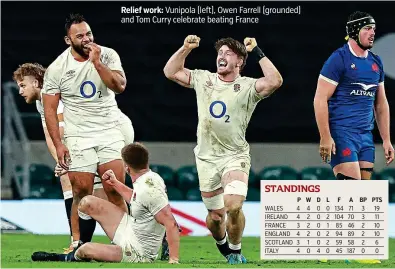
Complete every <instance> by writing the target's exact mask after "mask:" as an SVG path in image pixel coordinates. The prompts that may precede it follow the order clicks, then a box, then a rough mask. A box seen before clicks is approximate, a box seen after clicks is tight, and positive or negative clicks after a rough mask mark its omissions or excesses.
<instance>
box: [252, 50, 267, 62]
mask: <svg viewBox="0 0 395 269" xmlns="http://www.w3.org/2000/svg"><path fill="white" fill-rule="evenodd" d="M250 54H251V56H252V57H253V58H254V59H255V61H256V62H257V63H259V61H260V60H261V59H262V58H264V57H266V55H265V54H264V53H263V52H262V50H261V49H260V48H259V47H258V46H255V48H253V49H252V51H251V52H250Z"/></svg>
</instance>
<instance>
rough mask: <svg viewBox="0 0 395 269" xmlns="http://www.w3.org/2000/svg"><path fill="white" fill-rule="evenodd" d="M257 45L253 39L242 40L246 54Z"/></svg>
mask: <svg viewBox="0 0 395 269" xmlns="http://www.w3.org/2000/svg"><path fill="white" fill-rule="evenodd" d="M257 45H258V44H257V43H256V40H255V38H253V37H246V38H244V46H246V49H247V52H251V51H252V50H253V49H254V48H255V47H256V46H257Z"/></svg>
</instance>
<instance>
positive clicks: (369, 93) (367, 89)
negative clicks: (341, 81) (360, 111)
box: [350, 82, 378, 97]
mask: <svg viewBox="0 0 395 269" xmlns="http://www.w3.org/2000/svg"><path fill="white" fill-rule="evenodd" d="M351 84H355V85H359V86H361V87H362V90H352V91H351V93H350V95H358V96H369V97H374V95H375V93H374V92H372V91H370V90H371V89H373V88H374V87H377V86H378V85H377V84H369V85H367V84H364V83H361V82H355V83H351Z"/></svg>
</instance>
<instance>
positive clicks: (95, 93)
mask: <svg viewBox="0 0 395 269" xmlns="http://www.w3.org/2000/svg"><path fill="white" fill-rule="evenodd" d="M100 48H101V56H100V60H101V62H102V63H103V64H104V65H106V66H107V67H108V68H109V69H111V70H117V71H121V72H124V71H123V68H122V64H121V60H120V58H119V55H118V54H117V52H116V51H115V50H113V49H111V48H107V47H104V46H100ZM43 93H44V94H52V95H53V94H57V93H60V94H61V100H62V101H63V104H64V113H63V115H64V122H65V137H70V136H80V137H91V136H92V134H94V133H97V134H99V133H100V132H101V131H104V130H107V129H111V128H113V127H114V126H116V125H118V124H119V123H120V121H123V120H124V118H123V116H122V113H121V111H120V110H119V108H118V105H117V102H116V100H115V93H114V92H113V91H112V90H110V89H109V88H107V86H106V85H105V84H104V82H103V81H102V80H101V78H100V76H99V74H98V72H97V71H96V69H95V67H94V65H93V63H92V62H91V61H90V60H89V59H88V60H86V61H83V62H81V61H77V60H76V59H75V58H74V57H73V55H72V54H71V48H70V47H69V48H67V49H66V50H65V51H64V52H63V53H62V54H61V55H60V56H59V57H58V58H57V59H56V60H55V61H54V62H53V63H52V64H51V65H50V66H49V67H48V68H47V71H46V73H45V77H44V87H43Z"/></svg>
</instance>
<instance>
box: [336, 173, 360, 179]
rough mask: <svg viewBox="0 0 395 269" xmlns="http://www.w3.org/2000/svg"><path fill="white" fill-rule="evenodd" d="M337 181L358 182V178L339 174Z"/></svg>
mask: <svg viewBox="0 0 395 269" xmlns="http://www.w3.org/2000/svg"><path fill="white" fill-rule="evenodd" d="M336 179H337V180H356V178H353V177H349V176H346V175H343V174H342V173H338V174H337V175H336Z"/></svg>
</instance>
